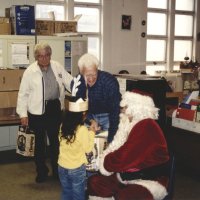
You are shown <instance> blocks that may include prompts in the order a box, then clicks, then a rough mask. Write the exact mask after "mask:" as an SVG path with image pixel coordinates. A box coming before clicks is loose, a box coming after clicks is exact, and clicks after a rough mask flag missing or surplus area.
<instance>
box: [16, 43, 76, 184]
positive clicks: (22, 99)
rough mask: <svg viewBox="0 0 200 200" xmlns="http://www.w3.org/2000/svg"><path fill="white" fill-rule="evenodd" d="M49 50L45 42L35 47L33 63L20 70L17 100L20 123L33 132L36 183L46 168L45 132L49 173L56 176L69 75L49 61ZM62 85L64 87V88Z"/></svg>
mask: <svg viewBox="0 0 200 200" xmlns="http://www.w3.org/2000/svg"><path fill="white" fill-rule="evenodd" d="M51 54H52V49H51V47H50V46H49V45H48V44H46V43H39V44H37V45H36V46H35V49H34V56H35V60H36V61H35V62H34V63H32V64H31V65H30V66H29V67H28V68H27V69H26V70H25V72H24V74H23V77H22V81H21V85H20V89H19V94H18V100H17V113H18V114H19V116H20V119H21V124H22V125H24V126H29V127H30V128H31V129H32V130H33V131H34V132H35V164H36V171H37V176H36V182H37V183H41V182H44V181H45V180H46V178H47V176H48V172H49V169H48V168H47V166H46V164H45V157H46V155H45V153H46V142H45V141H46V140H45V138H46V134H47V136H48V138H49V143H50V158H51V164H52V172H53V176H54V177H57V175H58V172H57V170H58V169H57V160H58V150H59V142H58V132H59V127H60V123H61V110H62V109H63V108H64V97H65V94H64V90H65V88H66V89H67V90H69V91H70V84H71V80H72V77H71V75H70V74H68V73H67V72H66V71H65V69H64V67H63V66H61V64H59V63H58V62H56V61H53V60H51ZM64 87H65V88H64Z"/></svg>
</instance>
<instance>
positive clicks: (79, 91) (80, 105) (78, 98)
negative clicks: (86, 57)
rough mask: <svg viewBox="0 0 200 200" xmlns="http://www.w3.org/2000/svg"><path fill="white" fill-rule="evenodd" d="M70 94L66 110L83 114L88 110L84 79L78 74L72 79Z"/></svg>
mask: <svg viewBox="0 0 200 200" xmlns="http://www.w3.org/2000/svg"><path fill="white" fill-rule="evenodd" d="M71 87H72V94H71V97H70V100H69V105H68V109H69V111H71V112H84V111H87V110H88V99H87V88H86V84H85V80H84V78H83V77H82V76H81V75H80V74H79V75H78V76H77V77H74V78H73V81H72V84H71Z"/></svg>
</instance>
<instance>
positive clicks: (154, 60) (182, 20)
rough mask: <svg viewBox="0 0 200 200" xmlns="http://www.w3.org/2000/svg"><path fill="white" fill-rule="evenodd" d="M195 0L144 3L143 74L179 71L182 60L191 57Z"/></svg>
mask: <svg viewBox="0 0 200 200" xmlns="http://www.w3.org/2000/svg"><path fill="white" fill-rule="evenodd" d="M195 1H196V0H176V1H173V0H148V1H147V2H148V3H147V9H148V11H147V51H146V63H147V66H146V71H147V73H149V74H154V73H155V71H161V70H165V71H173V70H177V69H178V70H179V65H180V62H181V61H184V58H185V57H189V58H190V59H191V58H193V57H194V55H195V52H194V49H195V48H194V44H195V42H194V34H195V32H194V30H195V27H194V21H195V17H196V15H195V12H194V10H195V8H194V5H195ZM168 49H170V51H168Z"/></svg>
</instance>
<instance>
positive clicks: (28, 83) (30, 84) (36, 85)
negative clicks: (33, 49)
mask: <svg viewBox="0 0 200 200" xmlns="http://www.w3.org/2000/svg"><path fill="white" fill-rule="evenodd" d="M51 68H52V70H53V72H54V75H55V77H56V81H57V82H58V85H59V92H60V98H59V100H60V102H61V109H63V108H64V98H65V88H66V89H67V90H68V91H71V90H70V84H71V81H72V76H71V75H70V74H69V73H68V72H67V71H66V70H65V69H64V67H63V66H62V65H61V64H60V63H58V62H56V61H53V60H51ZM44 84H45V82H44V80H43V75H42V71H41V70H40V67H39V66H38V64H37V61H36V62H34V63H33V64H31V65H30V66H29V67H28V68H27V69H26V70H25V72H24V74H23V77H22V81H21V84H20V88H19V93H18V99H17V109H16V111H17V113H18V115H19V116H20V118H22V117H27V112H30V113H31V114H34V115H41V114H43V113H44V112H45V96H44V94H45V85H44Z"/></svg>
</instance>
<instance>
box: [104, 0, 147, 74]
mask: <svg viewBox="0 0 200 200" xmlns="http://www.w3.org/2000/svg"><path fill="white" fill-rule="evenodd" d="M145 7H146V6H145V0H124V1H122V0H105V1H104V5H103V11H104V13H103V21H104V26H103V54H102V55H103V63H102V65H103V69H104V70H106V71H110V72H112V73H118V72H119V70H121V69H126V70H128V71H129V72H130V73H140V71H142V70H144V69H145V67H144V66H145V63H144V61H145V53H146V46H145V43H146V42H145V40H146V38H142V37H141V33H142V32H143V31H144V32H146V26H142V25H141V22H142V20H146V14H145V13H146V12H145V9H144V8H145ZM122 14H125V15H131V16H132V26H131V30H122V29H121V16H122Z"/></svg>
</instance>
